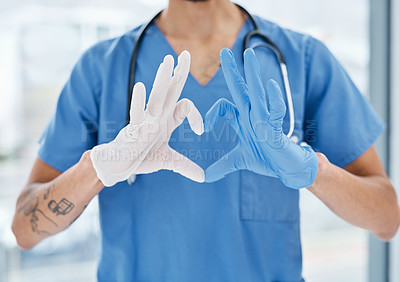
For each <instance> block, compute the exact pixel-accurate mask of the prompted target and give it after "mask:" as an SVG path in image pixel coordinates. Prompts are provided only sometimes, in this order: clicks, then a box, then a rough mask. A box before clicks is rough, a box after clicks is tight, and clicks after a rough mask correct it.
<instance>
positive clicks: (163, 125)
mask: <svg viewBox="0 0 400 282" xmlns="http://www.w3.org/2000/svg"><path fill="white" fill-rule="evenodd" d="M221 65H222V70H223V73H224V76H225V80H226V83H227V85H228V88H229V91H230V92H231V95H232V98H233V100H234V102H235V104H233V103H231V102H229V101H228V100H226V99H220V100H218V101H217V102H216V103H215V104H214V105H213V106H212V107H211V109H210V110H209V111H208V112H207V114H206V118H205V130H206V131H211V130H212V129H213V127H214V126H215V124H216V123H217V122H218V120H219V119H220V118H223V119H225V120H226V121H227V122H228V123H229V124H230V126H232V127H233V128H234V130H235V131H236V133H237V134H238V137H239V138H238V144H237V146H236V147H235V148H234V149H233V150H232V151H230V152H229V153H228V154H226V155H225V156H223V157H222V158H221V159H219V160H218V161H216V162H215V163H214V164H212V165H211V166H210V167H209V168H207V170H206V172H205V174H204V171H203V169H201V168H200V167H199V166H198V165H197V164H195V163H194V162H193V161H191V160H189V159H188V158H186V157H185V156H183V155H181V154H179V153H178V152H176V151H175V150H173V149H172V148H171V147H170V146H169V145H168V142H169V139H170V137H171V134H172V132H173V131H174V130H175V129H176V128H177V127H178V126H179V125H180V124H182V122H183V120H184V119H185V118H187V119H188V122H189V124H190V127H191V128H192V130H193V131H194V132H195V133H196V134H198V135H201V134H202V133H203V132H204V129H203V120H202V117H201V115H200V113H199V111H198V110H197V108H196V107H195V106H194V104H193V102H192V101H190V100H188V99H181V100H180V101H178V99H179V97H180V94H181V92H182V89H183V86H184V85H185V82H186V79H187V76H188V74H189V68H190V55H189V52H187V51H184V52H183V53H182V54H181V55H180V56H179V58H178V65H177V67H176V68H175V70H173V66H174V60H173V58H172V56H170V55H168V56H166V57H165V58H164V61H163V63H162V64H161V65H160V67H159V69H158V71H157V74H156V78H155V80H154V84H153V89H152V91H151V93H150V97H149V101H148V103H147V107H146V108H145V100H146V91H145V87H144V85H143V84H142V83H137V84H136V85H135V87H134V89H133V98H132V103H131V110H130V117H131V121H130V123H129V124H128V125H127V126H125V127H124V128H123V129H122V130H121V131H120V132H119V133H118V135H117V137H116V138H115V139H114V140H113V141H111V142H109V143H106V144H101V145H98V146H95V147H94V148H93V149H92V151H91V154H90V158H91V160H92V163H93V166H94V168H95V170H96V173H97V176H98V177H99V179H100V180H101V181H102V183H103V184H104V185H105V186H113V185H114V184H116V183H117V182H120V181H124V180H126V179H128V178H129V176H130V175H132V174H144V173H151V172H155V171H158V170H161V169H167V170H172V171H174V172H177V173H180V174H181V175H183V176H185V177H187V178H190V179H192V180H194V181H197V182H204V181H206V182H214V181H217V180H219V179H221V178H223V177H225V176H226V175H227V174H229V173H231V172H234V171H237V170H241V169H246V170H250V171H253V172H255V173H258V174H262V175H266V176H271V177H277V178H279V179H280V180H281V181H282V182H283V183H284V184H285V185H286V186H287V187H290V188H294V189H300V188H303V187H307V186H310V185H311V184H312V183H313V182H314V178H315V175H316V172H317V169H318V158H317V156H316V154H315V153H314V151H313V150H312V149H311V147H308V146H300V145H297V144H296V143H294V142H293V141H291V140H290V139H289V138H288V137H287V136H286V135H285V134H284V133H283V131H282V124H283V118H284V116H285V113H286V107H285V103H284V101H283V98H282V93H281V90H280V88H279V86H278V84H277V83H276V82H275V81H273V80H269V81H268V83H267V87H266V88H267V93H268V107H267V101H266V98H265V97H266V95H265V90H264V87H263V85H262V82H261V74H260V67H259V65H258V62H257V58H256V56H255V54H254V51H253V50H251V49H247V50H246V51H245V53H244V67H245V75H246V79H247V84H246V83H245V81H244V79H243V78H242V77H241V75H240V73H239V71H238V69H237V66H236V62H235V59H234V57H233V54H232V52H231V51H230V50H228V49H223V50H222V51H221ZM173 72H174V73H173ZM268 109H269V110H268Z"/></svg>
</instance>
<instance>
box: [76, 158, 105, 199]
mask: <svg viewBox="0 0 400 282" xmlns="http://www.w3.org/2000/svg"><path fill="white" fill-rule="evenodd" d="M77 169H78V170H79V171H80V172H81V173H82V174H84V177H85V178H86V179H88V181H89V183H90V185H89V186H90V187H91V188H93V192H94V193H96V194H98V193H100V191H101V190H103V188H104V185H103V183H102V182H101V181H100V179H99V178H98V177H97V173H96V170H95V169H94V167H93V163H92V160H91V158H90V150H88V151H86V152H84V153H83V155H82V157H81V159H80V160H79V162H78V165H77Z"/></svg>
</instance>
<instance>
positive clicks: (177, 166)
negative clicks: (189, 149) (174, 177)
mask: <svg viewBox="0 0 400 282" xmlns="http://www.w3.org/2000/svg"><path fill="white" fill-rule="evenodd" d="M168 154H169V158H168V164H167V169H170V170H172V171H173V172H176V173H179V174H181V175H182V176H184V177H186V178H189V179H191V180H193V181H196V182H199V183H203V182H204V170H203V169H202V168H201V167H200V166H198V165H197V164H195V163H194V162H193V161H191V160H189V159H188V158H187V157H185V156H184V155H182V154H179V153H178V152H177V151H175V150H174V149H172V148H171V147H169V151H168Z"/></svg>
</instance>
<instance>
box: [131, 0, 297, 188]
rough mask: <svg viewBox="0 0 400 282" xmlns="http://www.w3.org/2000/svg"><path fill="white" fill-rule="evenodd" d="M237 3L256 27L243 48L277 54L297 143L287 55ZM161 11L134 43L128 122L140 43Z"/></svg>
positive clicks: (290, 129) (139, 33)
mask: <svg viewBox="0 0 400 282" xmlns="http://www.w3.org/2000/svg"><path fill="white" fill-rule="evenodd" d="M236 5H237V6H238V7H239V8H240V10H241V11H242V12H243V13H245V14H246V15H247V17H248V18H249V20H250V21H251V23H252V25H253V27H254V29H253V30H251V31H249V32H248V33H247V34H246V36H245V38H244V41H243V50H246V49H247V48H252V49H255V48H257V47H267V48H269V49H270V50H272V51H273V53H274V54H275V56H276V58H277V60H278V63H279V67H280V71H281V75H282V79H283V84H284V87H285V93H286V100H287V104H288V111H289V131H288V133H287V134H286V135H287V137H289V138H291V139H292V140H293V141H294V142H295V143H298V142H299V138H298V137H297V136H295V135H293V132H294V126H295V119H294V109H293V99H292V92H291V89H290V84H289V78H288V71H287V66H286V61H285V57H284V56H283V54H282V52H281V51H280V49H279V48H278V46H276V45H275V43H274V42H272V40H271V39H270V38H269V37H268V36H266V35H265V34H263V33H262V32H261V31H260V30H259V28H258V24H257V22H256V20H255V19H254V18H253V16H252V15H251V14H250V13H249V12H248V11H247V10H246V9H245V8H243V7H242V6H240V5H238V4H236ZM161 12H162V11H160V12H158V13H157V14H156V15H155V16H154V17H153V18H152V19H151V20H150V21H149V22H148V23H147V24H144V25H142V26H141V28H140V29H139V31H138V33H137V34H136V40H135V43H134V45H133V51H132V57H131V63H130V69H129V87H128V111H127V113H128V115H127V122H128V123H129V110H130V105H131V100H132V90H133V86H134V83H135V71H136V62H137V57H138V53H139V48H140V44H141V43H142V40H143V38H144V35H145V32H146V30H147V29H148V28H149V27H150V26H151V25H152V24H153V23H154V22H155V20H156V19H157V18H158V16H159V15H160V14H161ZM252 37H260V38H261V39H263V41H262V42H256V43H254V44H252V45H250V39H251V38H252ZM135 179H136V175H132V176H131V177H130V178H129V179H128V183H129V184H132V183H133V182H134V181H135Z"/></svg>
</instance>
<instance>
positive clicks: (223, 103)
mask: <svg viewBox="0 0 400 282" xmlns="http://www.w3.org/2000/svg"><path fill="white" fill-rule="evenodd" d="M238 116H239V112H238V109H237V108H236V106H235V105H234V104H232V103H231V102H229V101H228V100H226V99H224V98H222V99H219V100H218V101H217V102H215V104H214V105H213V106H212V107H211V109H209V110H208V112H207V113H206V117H205V119H204V130H205V131H206V132H210V131H211V130H213V128H214V126H215V125H216V124H217V122H218V120H219V119H220V118H224V119H225V120H226V121H227V122H228V123H229V125H230V126H232V127H233V129H234V130H235V131H236V133H238V132H239V122H238Z"/></svg>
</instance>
